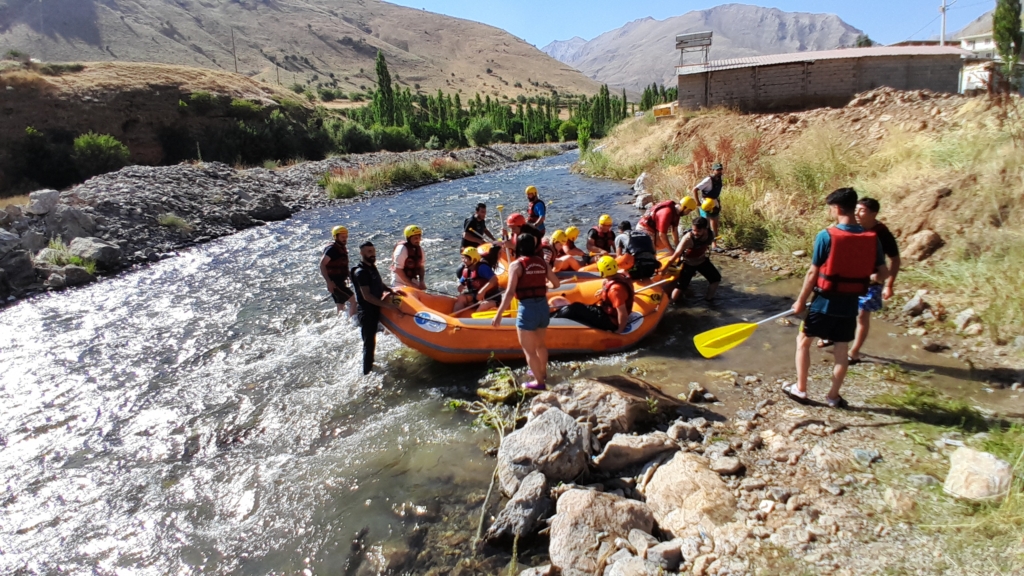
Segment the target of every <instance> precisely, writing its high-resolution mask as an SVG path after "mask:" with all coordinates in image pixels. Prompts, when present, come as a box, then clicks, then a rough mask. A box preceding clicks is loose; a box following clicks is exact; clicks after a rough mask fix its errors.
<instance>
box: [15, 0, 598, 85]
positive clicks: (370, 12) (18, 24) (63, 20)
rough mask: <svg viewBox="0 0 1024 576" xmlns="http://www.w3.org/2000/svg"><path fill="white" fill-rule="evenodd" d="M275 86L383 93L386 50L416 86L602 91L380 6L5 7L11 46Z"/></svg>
mask: <svg viewBox="0 0 1024 576" xmlns="http://www.w3.org/2000/svg"><path fill="white" fill-rule="evenodd" d="M232 47H234V52H235V54H237V57H238V60H237V70H238V72H239V73H241V74H244V75H247V76H253V77H256V78H257V79H261V80H264V81H268V82H275V83H276V82H278V80H279V79H280V82H281V83H282V84H284V85H290V84H292V83H293V82H299V83H305V82H311V83H313V84H314V85H315V84H316V83H318V82H319V83H326V84H330V85H332V86H336V87H339V88H342V89H344V90H346V91H364V90H365V89H367V88H371V87H372V86H373V84H374V81H375V79H376V76H375V75H374V66H373V60H374V57H375V56H376V54H377V51H378V50H381V51H383V52H384V54H385V55H386V57H387V59H388V64H389V66H390V68H391V74H392V77H393V79H395V80H396V81H397V82H398V83H399V84H401V85H404V86H408V87H409V88H410V89H412V90H414V91H415V90H416V89H422V90H424V91H436V90H437V89H439V88H440V89H442V90H445V91H450V92H454V91H457V90H461V91H462V92H463V93H464V94H469V95H472V94H473V93H475V92H479V93H480V94H481V95H483V94H489V95H491V96H492V97H495V96H510V97H512V98H515V96H517V95H519V94H525V95H527V96H529V95H530V94H538V93H546V92H548V91H549V90H550V89H555V90H558V91H559V92H568V93H594V92H596V91H597V89H598V85H597V83H596V82H594V81H592V80H590V79H588V78H587V77H585V76H584V75H582V74H580V73H579V72H577V71H576V70H574V69H572V68H571V67H569V66H566V65H564V64H561V63H559V62H558V61H556V60H554V59H553V58H550V57H548V56H547V55H545V54H543V53H542V52H540V51H539V50H537V49H536V48H535V47H534V46H532V45H530V44H528V43H526V42H525V41H523V40H522V39H520V38H517V37H515V36H513V35H511V34H509V33H507V32H505V31H503V30H500V29H498V28H494V27H491V26H486V25H484V24H480V23H477V22H471V21H467V20H460V19H456V18H451V17H448V16H443V15H440V14H434V13H430V12H426V11H422V10H415V9H412V8H405V7H400V6H396V5H393V4H388V3H386V2H381V1H379V0H316V1H314V0H290V1H287V2H284V1H281V0H175V1H174V2H169V1H165V0H118V1H117V2H99V1H96V0H46V1H45V2H35V1H28V0H0V48H2V49H3V51H5V52H6V51H7V50H9V49H16V50H19V51H22V52H27V53H30V54H31V55H32V56H34V57H36V58H39V59H42V60H44V61H79V62H80V61H103V60H107V61H110V60H117V61H132V62H160V63H165V64H179V65H187V66H198V67H203V68H214V69H219V70H225V71H232V72H233V71H235V67H236V64H235V60H234V57H233V54H232V50H233V48H232Z"/></svg>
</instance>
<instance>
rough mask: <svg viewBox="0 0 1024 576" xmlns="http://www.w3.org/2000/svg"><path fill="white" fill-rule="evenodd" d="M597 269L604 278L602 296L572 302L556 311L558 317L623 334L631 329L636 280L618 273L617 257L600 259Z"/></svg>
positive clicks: (602, 257)
mask: <svg viewBox="0 0 1024 576" xmlns="http://www.w3.org/2000/svg"><path fill="white" fill-rule="evenodd" d="M597 270H598V272H600V273H601V276H602V277H603V278H604V283H603V284H602V285H601V299H600V300H598V302H597V304H589V305H588V304H581V303H579V302H573V303H572V304H569V305H568V306H564V307H562V308H560V309H559V310H558V311H557V312H555V317H556V318H566V319H568V320H575V321H576V322H579V323H580V324H583V325H584V326H590V327H591V328H597V329H598V330H607V331H609V332H615V333H617V334H622V333H624V332H627V331H628V330H629V327H630V326H631V324H630V323H629V314H630V313H631V312H632V311H633V297H634V296H635V295H636V293H635V292H634V290H633V282H632V281H631V280H630V279H629V278H627V277H626V276H625V275H624V274H621V273H619V265H618V262H616V261H615V258H612V257H611V256H608V255H605V256H601V257H600V258H599V259H598V260H597Z"/></svg>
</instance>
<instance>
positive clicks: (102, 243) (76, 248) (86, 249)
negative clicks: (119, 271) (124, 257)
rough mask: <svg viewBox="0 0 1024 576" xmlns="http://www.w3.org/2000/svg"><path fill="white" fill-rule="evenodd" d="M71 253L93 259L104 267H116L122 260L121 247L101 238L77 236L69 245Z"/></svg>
mask: <svg viewBox="0 0 1024 576" xmlns="http://www.w3.org/2000/svg"><path fill="white" fill-rule="evenodd" d="M68 250H70V252H71V254H73V255H75V256H78V257H79V258H83V259H85V260H92V261H93V262H95V263H96V264H97V265H99V266H101V267H103V268H114V267H116V266H117V265H118V264H119V263H120V262H121V247H120V246H118V245H117V244H113V243H111V242H107V241H106V240H100V239H99V238H92V237H88V238H75V239H74V240H72V241H71V245H70V246H68Z"/></svg>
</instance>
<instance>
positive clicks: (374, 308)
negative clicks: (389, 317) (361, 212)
mask: <svg viewBox="0 0 1024 576" xmlns="http://www.w3.org/2000/svg"><path fill="white" fill-rule="evenodd" d="M359 255H360V257H361V260H360V261H359V265H357V266H356V267H355V268H353V269H352V286H353V287H354V288H355V289H356V302H357V303H358V309H359V326H360V329H361V332H362V337H363V375H364V376H365V375H367V374H369V373H370V369H371V368H373V354H374V352H375V351H376V349H377V327H378V325H379V324H380V309H381V308H382V307H384V308H394V309H395V310H398V309H399V306H398V304H395V303H394V302H392V301H391V299H390V298H388V299H387V300H384V293H385V292H387V293H389V294H397V295H398V296H404V294H403V293H402V291H401V290H393V289H391V288H388V287H387V286H385V285H384V281H383V280H381V278H380V272H379V271H377V266H376V262H377V249H376V248H374V246H373V243H372V242H363V243H362V244H361V245H360V246H359Z"/></svg>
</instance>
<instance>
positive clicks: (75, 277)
mask: <svg viewBox="0 0 1024 576" xmlns="http://www.w3.org/2000/svg"><path fill="white" fill-rule="evenodd" d="M63 275H64V284H65V285H66V286H81V285H82V284H88V283H90V282H95V281H96V277H95V276H93V275H92V274H89V271H88V270H86V269H85V268H82V267H81V266H65V267H64V272H63ZM51 278H52V276H51Z"/></svg>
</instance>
